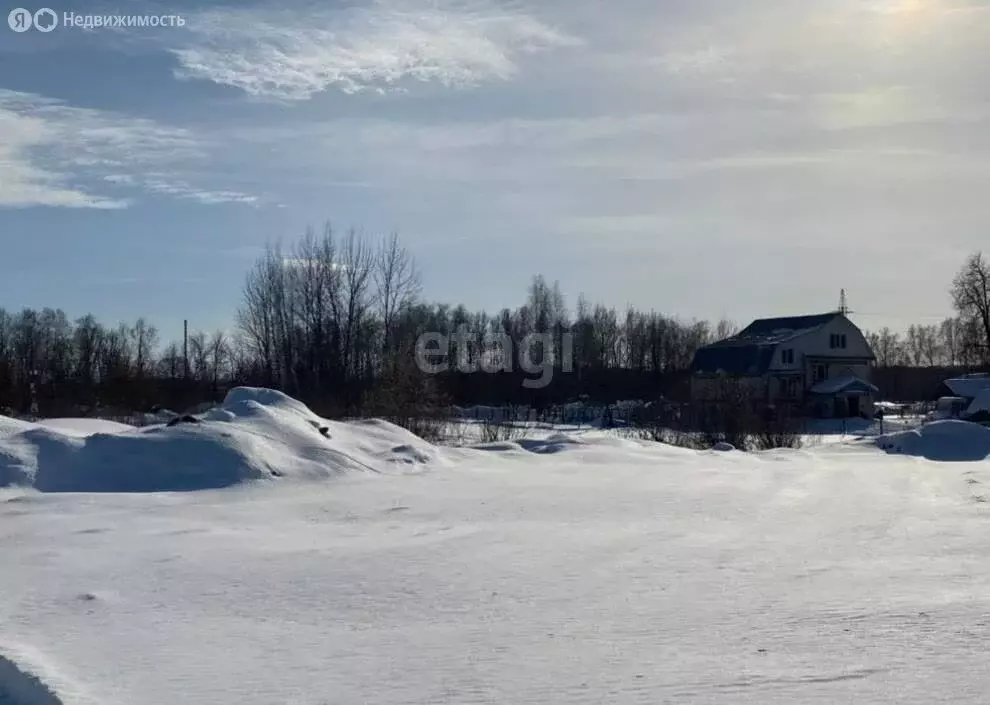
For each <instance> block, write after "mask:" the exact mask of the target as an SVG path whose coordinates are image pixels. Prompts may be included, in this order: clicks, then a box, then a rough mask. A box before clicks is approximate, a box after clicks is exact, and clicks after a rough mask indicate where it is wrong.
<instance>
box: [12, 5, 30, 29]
mask: <svg viewBox="0 0 990 705" xmlns="http://www.w3.org/2000/svg"><path fill="white" fill-rule="evenodd" d="M7 24H9V25H10V28H11V29H12V30H14V31H15V32H26V31H28V30H29V29H31V13H30V12H28V11H27V10H25V9H24V8H23V7H15V8H14V9H13V10H11V11H10V14H9V15H7Z"/></svg>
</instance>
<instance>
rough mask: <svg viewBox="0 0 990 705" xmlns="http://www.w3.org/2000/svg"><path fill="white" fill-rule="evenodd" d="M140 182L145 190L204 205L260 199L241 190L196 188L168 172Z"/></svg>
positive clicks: (149, 176)
mask: <svg viewBox="0 0 990 705" xmlns="http://www.w3.org/2000/svg"><path fill="white" fill-rule="evenodd" d="M140 183H141V186H142V187H143V188H144V189H145V190H147V191H150V192H152V193H159V194H163V195H166V196H173V197H175V198H181V199H185V200H190V201H196V202H198V203H202V204H204V205H214V204H219V203H244V204H256V203H258V200H259V199H258V197H257V196H252V195H250V194H246V193H241V192H240V191H229V190H223V191H211V190H206V189H201V188H195V187H193V186H190V185H189V184H187V183H185V182H184V181H181V180H175V179H172V178H170V177H169V176H168V175H167V174H149V175H148V177H147V178H144V179H141V180H140Z"/></svg>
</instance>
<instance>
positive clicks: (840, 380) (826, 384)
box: [808, 375, 880, 394]
mask: <svg viewBox="0 0 990 705" xmlns="http://www.w3.org/2000/svg"><path fill="white" fill-rule="evenodd" d="M808 391H809V392H811V393H812V394H842V393H858V394H869V393H871V392H873V393H876V392H879V391H880V390H879V389H877V388H876V387H875V386H873V385H872V384H870V383H869V382H867V381H866V380H863V379H860V378H859V377H855V376H853V375H846V376H844V377H834V378H832V379H826V380H823V381H821V382H819V383H818V384H816V385H815V386H813V387H812V388H811V389H809V390H808Z"/></svg>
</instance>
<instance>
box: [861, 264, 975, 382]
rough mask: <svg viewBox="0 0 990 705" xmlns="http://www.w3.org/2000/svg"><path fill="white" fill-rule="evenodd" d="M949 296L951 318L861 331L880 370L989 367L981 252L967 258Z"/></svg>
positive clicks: (954, 280)
mask: <svg viewBox="0 0 990 705" xmlns="http://www.w3.org/2000/svg"><path fill="white" fill-rule="evenodd" d="M949 294H950V296H951V298H952V303H953V307H954V308H955V310H956V315H955V316H951V317H948V318H945V319H944V320H942V321H941V322H940V323H938V324H928V325H912V326H910V327H909V328H908V329H907V331H905V332H904V333H903V334H901V333H898V332H895V331H892V330H891V329H890V328H886V327H885V328H881V329H880V330H878V331H872V332H867V333H866V337H867V340H869V342H870V345H871V346H872V348H873V351H874V353H875V354H876V356H877V365H878V366H879V367H950V368H951V367H965V368H986V367H988V366H990V263H988V262H987V260H986V258H984V256H983V254H982V253H981V252H977V253H975V254H972V255H970V256H969V257H967V258H966V261H965V262H964V263H963V265H962V267H961V268H960V269H959V272H958V273H957V274H956V276H955V278H954V279H953V282H952V286H951V288H950V290H949Z"/></svg>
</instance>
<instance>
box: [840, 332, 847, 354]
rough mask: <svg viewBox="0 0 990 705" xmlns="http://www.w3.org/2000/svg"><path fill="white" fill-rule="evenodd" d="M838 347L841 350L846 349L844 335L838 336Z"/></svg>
mask: <svg viewBox="0 0 990 705" xmlns="http://www.w3.org/2000/svg"><path fill="white" fill-rule="evenodd" d="M839 347H840V348H842V349H843V350H845V349H846V334H845V333H843V334H842V335H840V336H839Z"/></svg>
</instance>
